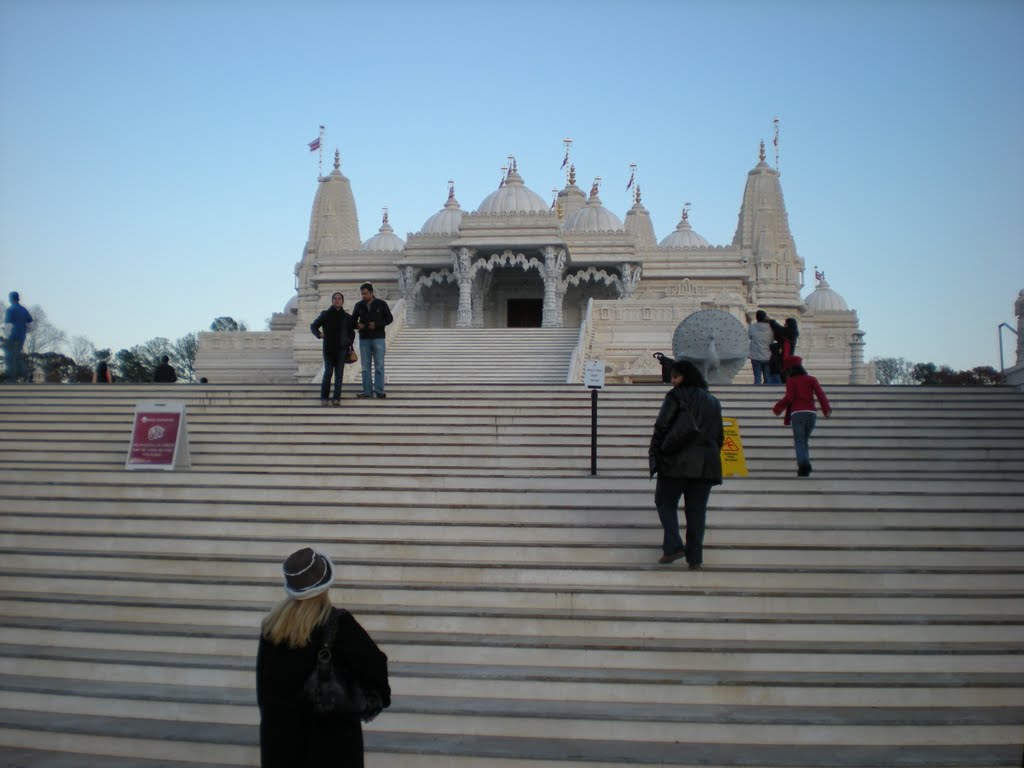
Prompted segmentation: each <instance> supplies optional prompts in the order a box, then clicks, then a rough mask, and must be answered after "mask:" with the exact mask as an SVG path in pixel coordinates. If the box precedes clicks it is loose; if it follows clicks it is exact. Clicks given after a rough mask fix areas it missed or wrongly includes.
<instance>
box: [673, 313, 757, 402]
mask: <svg viewBox="0 0 1024 768" xmlns="http://www.w3.org/2000/svg"><path fill="white" fill-rule="evenodd" d="M749 351H750V340H749V339H748V338H747V331H746V329H745V328H744V327H743V323H741V322H740V321H739V320H737V319H736V318H735V317H733V316H732V315H730V314H729V313H728V312H724V311H722V310H720V309H703V310H701V311H700V312H694V313H693V314H692V315H690V316H689V317H688V318H686V319H685V320H683V322H681V323H680V324H679V325H678V326H677V327H676V330H675V333H674V334H673V335H672V354H673V355H674V356H675V358H676V359H677V360H679V359H683V360H689V361H690V362H691V363H693V364H694V365H696V366H697V367H698V368H700V369H701V370H702V371H703V372H704V376H705V378H706V379H707V380H708V383H709V384H730V383H732V380H733V377H735V376H736V374H737V373H739V371H740V369H741V368H742V367H743V366H744V364H745V363H746V361H747V353H748V352H749Z"/></svg>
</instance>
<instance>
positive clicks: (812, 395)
mask: <svg viewBox="0 0 1024 768" xmlns="http://www.w3.org/2000/svg"><path fill="white" fill-rule="evenodd" d="M783 365H784V366H785V369H786V394H785V395H784V396H783V398H782V399H781V400H779V402H777V403H776V404H775V407H774V408H772V410H773V411H774V412H775V415H776V416H778V415H780V414H781V413H782V412H783V411H785V412H786V417H785V420H784V421H783V423H784V424H786V425H787V426H788V425H792V427H793V445H794V447H795V448H796V468H797V469H796V474H797V477H809V476H810V474H811V449H810V445H809V443H810V439H811V432H813V431H814V423H815V422H816V421H817V418H818V413H817V408H815V405H814V401H815V399H817V401H818V402H819V403H821V412H822V413H823V414H825V418H826V419H827V418H828V417H829V416H831V415H832V406H831V405H829V402H828V398H827V397H825V390H823V389H822V388H821V384H819V383H818V380H817V379H816V378H814V377H813V376H811V375H810V374H809V373H807V371H806V370H804V361H803V358H801V357H796V356H790V357H787V358H786V359H785V361H784V362H783Z"/></svg>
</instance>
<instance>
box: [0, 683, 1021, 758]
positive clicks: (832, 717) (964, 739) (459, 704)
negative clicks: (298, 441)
mask: <svg viewBox="0 0 1024 768" xmlns="http://www.w3.org/2000/svg"><path fill="white" fill-rule="evenodd" d="M396 667H397V669H396V670H395V672H396V674H395V676H394V679H395V684H396V685H401V683H402V682H403V677H402V674H403V665H401V664H399V665H396ZM497 674H498V675H499V677H498V678H497V679H500V680H503V681H504V680H508V679H510V676H506V675H505V674H503V673H501V672H498V673H497ZM657 675H658V673H657V671H653V670H652V671H651V674H650V675H646V676H644V677H643V678H642V679H644V680H649V682H647V684H648V685H650V686H652V687H666V686H667V687H672V688H675V689H677V691H678V693H679V694H680V701H679V702H677V703H664V702H658V703H644V702H639V703H631V702H615V703H606V702H590V701H573V700H571V699H569V700H559V701H550V700H545V699H513V700H500V699H499V700H488V701H480V700H479V699H475V698H466V697H458V696H443V697H439V696H423V695H416V694H412V695H409V696H406V697H396V698H395V700H394V703H393V704H392V706H391V707H390V708H389V709H388V710H387V711H386V712H384V713H382V716H381V720H380V726H381V727H384V726H386V727H388V728H389V729H392V730H394V731H399V732H402V733H422V734H429V733H446V732H453V731H458V732H460V733H463V734H467V735H472V736H499V737H521V736H530V737H532V738H559V737H560V738H571V739H574V740H581V741H593V740H602V739H604V738H605V737H606V736H607V735H608V732H609V730H612V731H614V733H615V735H616V737H617V738H618V739H619V740H622V741H636V742H644V741H646V742H667V743H672V742H679V741H683V742H686V743H694V742H697V743H699V742H711V743H733V742H740V743H761V744H781V745H784V744H791V743H794V742H796V741H799V743H801V744H803V745H805V746H806V745H813V744H817V745H829V744H834V745H837V746H839V745H842V746H856V745H863V744H873V745H877V746H882V745H886V746H897V745H902V744H906V743H915V742H921V741H927V740H928V739H932V738H934V731H935V730H937V729H941V730H942V733H943V738H944V741H945V743H946V744H948V745H967V744H973V745H996V744H1004V745H1009V744H1014V743H1016V741H1017V738H1018V735H1019V734H1018V730H1017V726H1018V723H1019V722H1020V720H1021V719H1024V709H1022V708H1013V707H1010V708H1000V707H987V708H986V707H978V708H975V709H973V710H962V709H961V708H959V707H955V706H949V707H935V708H925V707H921V708H911V707H899V708H884V707H837V708H835V709H832V710H830V711H827V712H823V711H822V710H820V709H819V708H816V707H813V706H808V707H791V708H785V709H782V710H781V712H780V711H779V710H780V709H781V708H779V707H772V706H743V705H723V704H705V703H702V702H692V701H690V700H689V699H688V696H687V694H688V693H689V691H688V690H687V688H686V686H685V685H684V686H679V685H676V684H667V683H666V682H665V681H663V680H658V677H657ZM249 678H250V679H249V680H247V681H245V682H246V683H247V684H245V685H244V686H237V687H226V686H219V687H211V686H209V685H203V684H179V685H168V684H162V683H154V682H144V683H132V682H128V681H121V680H117V681H112V682H109V683H105V684H99V685H96V684H87V683H84V682H81V681H71V682H70V683H69V682H68V681H66V680H64V679H62V678H52V677H51V678H47V677H29V676H26V675H2V676H0V683H2V687H3V690H4V691H5V693H4V694H0V705H2V704H4V698H5V697H6V696H7V695H10V694H15V693H16V694H17V699H18V702H19V708H20V709H22V710H23V711H35V712H54V713H60V714H62V715H71V716H75V715H98V716H107V717H127V718H146V717H148V718H153V719H156V718H162V719H168V720H173V721H180V720H186V721H198V722H210V723H219V724H229V725H256V724H258V710H257V709H256V697H255V692H254V688H255V681H254V676H253V675H252V674H250V675H249ZM821 684H822V685H835V684H836V683H835V681H834V680H827V679H824V678H822V680H821ZM967 684H968V685H969V682H968V683H967ZM396 690H397V689H396ZM11 698H13V696H11ZM683 702H685V703H683ZM3 708H6V707H3V706H0V709H3ZM375 727H376V726H375V725H371V726H370V728H371V729H375Z"/></svg>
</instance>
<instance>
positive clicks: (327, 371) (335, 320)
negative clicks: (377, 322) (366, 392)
mask: <svg viewBox="0 0 1024 768" xmlns="http://www.w3.org/2000/svg"><path fill="white" fill-rule="evenodd" d="M309 330H310V331H312V332H313V335H314V336H316V337H317V338H318V339H323V340H324V377H323V379H322V380H321V381H320V405H327V402H328V401H327V396H328V394H330V390H331V375H332V374H333V375H334V404H335V405H341V378H342V376H343V375H344V374H345V360H346V358H347V357H348V351H349V349H351V347H352V344H353V343H354V342H355V338H356V333H355V324H354V322H353V320H352V315H350V314H349V313H348V312H346V311H345V297H344V296H343V295H342V294H341V292H340V291H335V292H334V294H332V295H331V306H329V307H328V308H327V309H325V310H324V311H323V312H321V313H320V314H319V315H317V317H316V320H314V321H313V322H312V323H310V326H309Z"/></svg>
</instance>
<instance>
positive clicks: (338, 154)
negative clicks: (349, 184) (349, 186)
mask: <svg viewBox="0 0 1024 768" xmlns="http://www.w3.org/2000/svg"><path fill="white" fill-rule="evenodd" d="M334 170H336V171H340V170H341V152H340V151H339V150H337V149H335V150H334Z"/></svg>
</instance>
